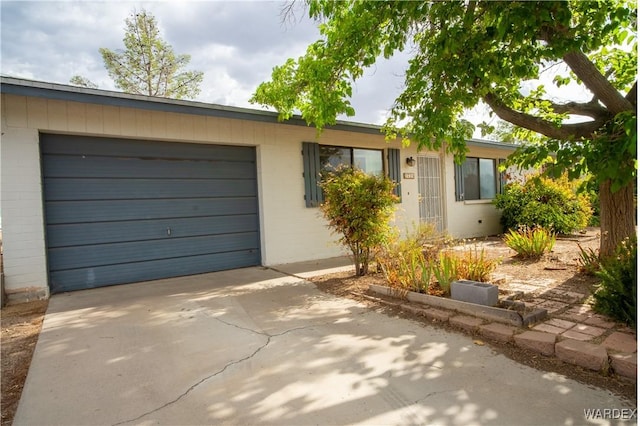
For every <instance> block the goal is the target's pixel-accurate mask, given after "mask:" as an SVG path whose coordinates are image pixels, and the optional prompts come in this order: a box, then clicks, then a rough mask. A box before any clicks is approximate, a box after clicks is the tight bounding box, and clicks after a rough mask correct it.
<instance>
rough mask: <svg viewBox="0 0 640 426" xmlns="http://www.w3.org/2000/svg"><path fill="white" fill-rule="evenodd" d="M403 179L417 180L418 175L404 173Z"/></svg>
mask: <svg viewBox="0 0 640 426" xmlns="http://www.w3.org/2000/svg"><path fill="white" fill-rule="evenodd" d="M402 177H403V178H404V179H415V178H416V174H415V173H403V174H402Z"/></svg>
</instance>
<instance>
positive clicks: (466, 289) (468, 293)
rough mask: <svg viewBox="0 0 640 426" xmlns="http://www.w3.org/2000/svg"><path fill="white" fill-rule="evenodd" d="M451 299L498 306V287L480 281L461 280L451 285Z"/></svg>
mask: <svg viewBox="0 0 640 426" xmlns="http://www.w3.org/2000/svg"><path fill="white" fill-rule="evenodd" d="M451 298H452V299H453V300H460V301H462V302H469V303H475V304H477V305H484V306H496V305H497V304H498V286H495V285H493V284H488V283H481V282H478V281H469V280H459V281H454V282H452V283H451Z"/></svg>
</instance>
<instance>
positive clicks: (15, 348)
mask: <svg viewBox="0 0 640 426" xmlns="http://www.w3.org/2000/svg"><path fill="white" fill-rule="evenodd" d="M46 310H47V301H46V300H45V301H36V302H29V303H24V304H20V305H14V306H6V307H4V308H2V313H1V317H0V318H1V319H0V323H1V326H2V334H1V340H0V345H1V348H2V353H1V357H2V371H1V372H0V373H1V375H2V402H1V404H2V406H1V412H2V426H5V425H10V424H11V423H12V422H13V416H14V415H15V412H16V409H17V408H18V402H19V401H20V395H21V394H22V387H23V386H24V381H25V379H26V378H27V372H28V371H29V364H30V363H31V356H32V355H33V350H34V349H35V347H36V342H37V341H38V335H39V334H40V329H41V328H42V320H43V319H44V313H45V311H46Z"/></svg>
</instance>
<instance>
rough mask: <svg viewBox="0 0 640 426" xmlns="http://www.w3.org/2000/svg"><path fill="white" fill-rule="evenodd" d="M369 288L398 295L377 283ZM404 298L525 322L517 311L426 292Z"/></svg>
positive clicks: (484, 316)
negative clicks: (446, 297)
mask: <svg viewBox="0 0 640 426" xmlns="http://www.w3.org/2000/svg"><path fill="white" fill-rule="evenodd" d="M369 289H370V290H371V291H373V292H374V293H378V294H382V295H383V296H394V297H395V296H397V295H398V294H397V292H394V291H393V289H392V288H390V287H385V286H381V285H377V284H370V285H369ZM406 299H407V300H408V301H410V302H417V303H423V304H425V305H429V306H435V307H436V308H443V309H450V310H452V311H456V312H460V313H462V314H468V315H473V316H476V317H478V318H482V319H486V320H489V321H497V322H501V323H505V324H510V325H515V326H516V327H522V326H523V325H524V324H525V322H524V321H523V319H522V315H520V313H519V312H517V311H512V310H508V309H503V308H494V307H492V306H484V305H476V304H475V303H468V302H462V301H460V300H453V299H445V298H443V297H438V296H430V295H428V294H422V293H415V292H413V291H409V292H407V294H406Z"/></svg>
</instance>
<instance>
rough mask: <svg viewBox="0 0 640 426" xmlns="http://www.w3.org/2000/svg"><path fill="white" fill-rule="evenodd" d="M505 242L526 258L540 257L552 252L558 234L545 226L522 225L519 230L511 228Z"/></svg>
mask: <svg viewBox="0 0 640 426" xmlns="http://www.w3.org/2000/svg"><path fill="white" fill-rule="evenodd" d="M504 243H505V244H506V245H507V246H508V247H509V248H512V249H513V250H515V251H516V252H517V253H518V256H519V257H522V258H524V259H539V258H541V257H542V256H543V255H544V254H545V252H547V251H548V252H550V251H551V250H552V249H553V246H554V245H555V244H556V236H555V235H554V234H553V233H552V232H549V231H548V230H547V229H545V228H541V227H534V228H528V227H522V228H520V229H519V230H518V231H514V230H513V229H512V230H509V232H508V233H507V234H506V235H505V237H504Z"/></svg>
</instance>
